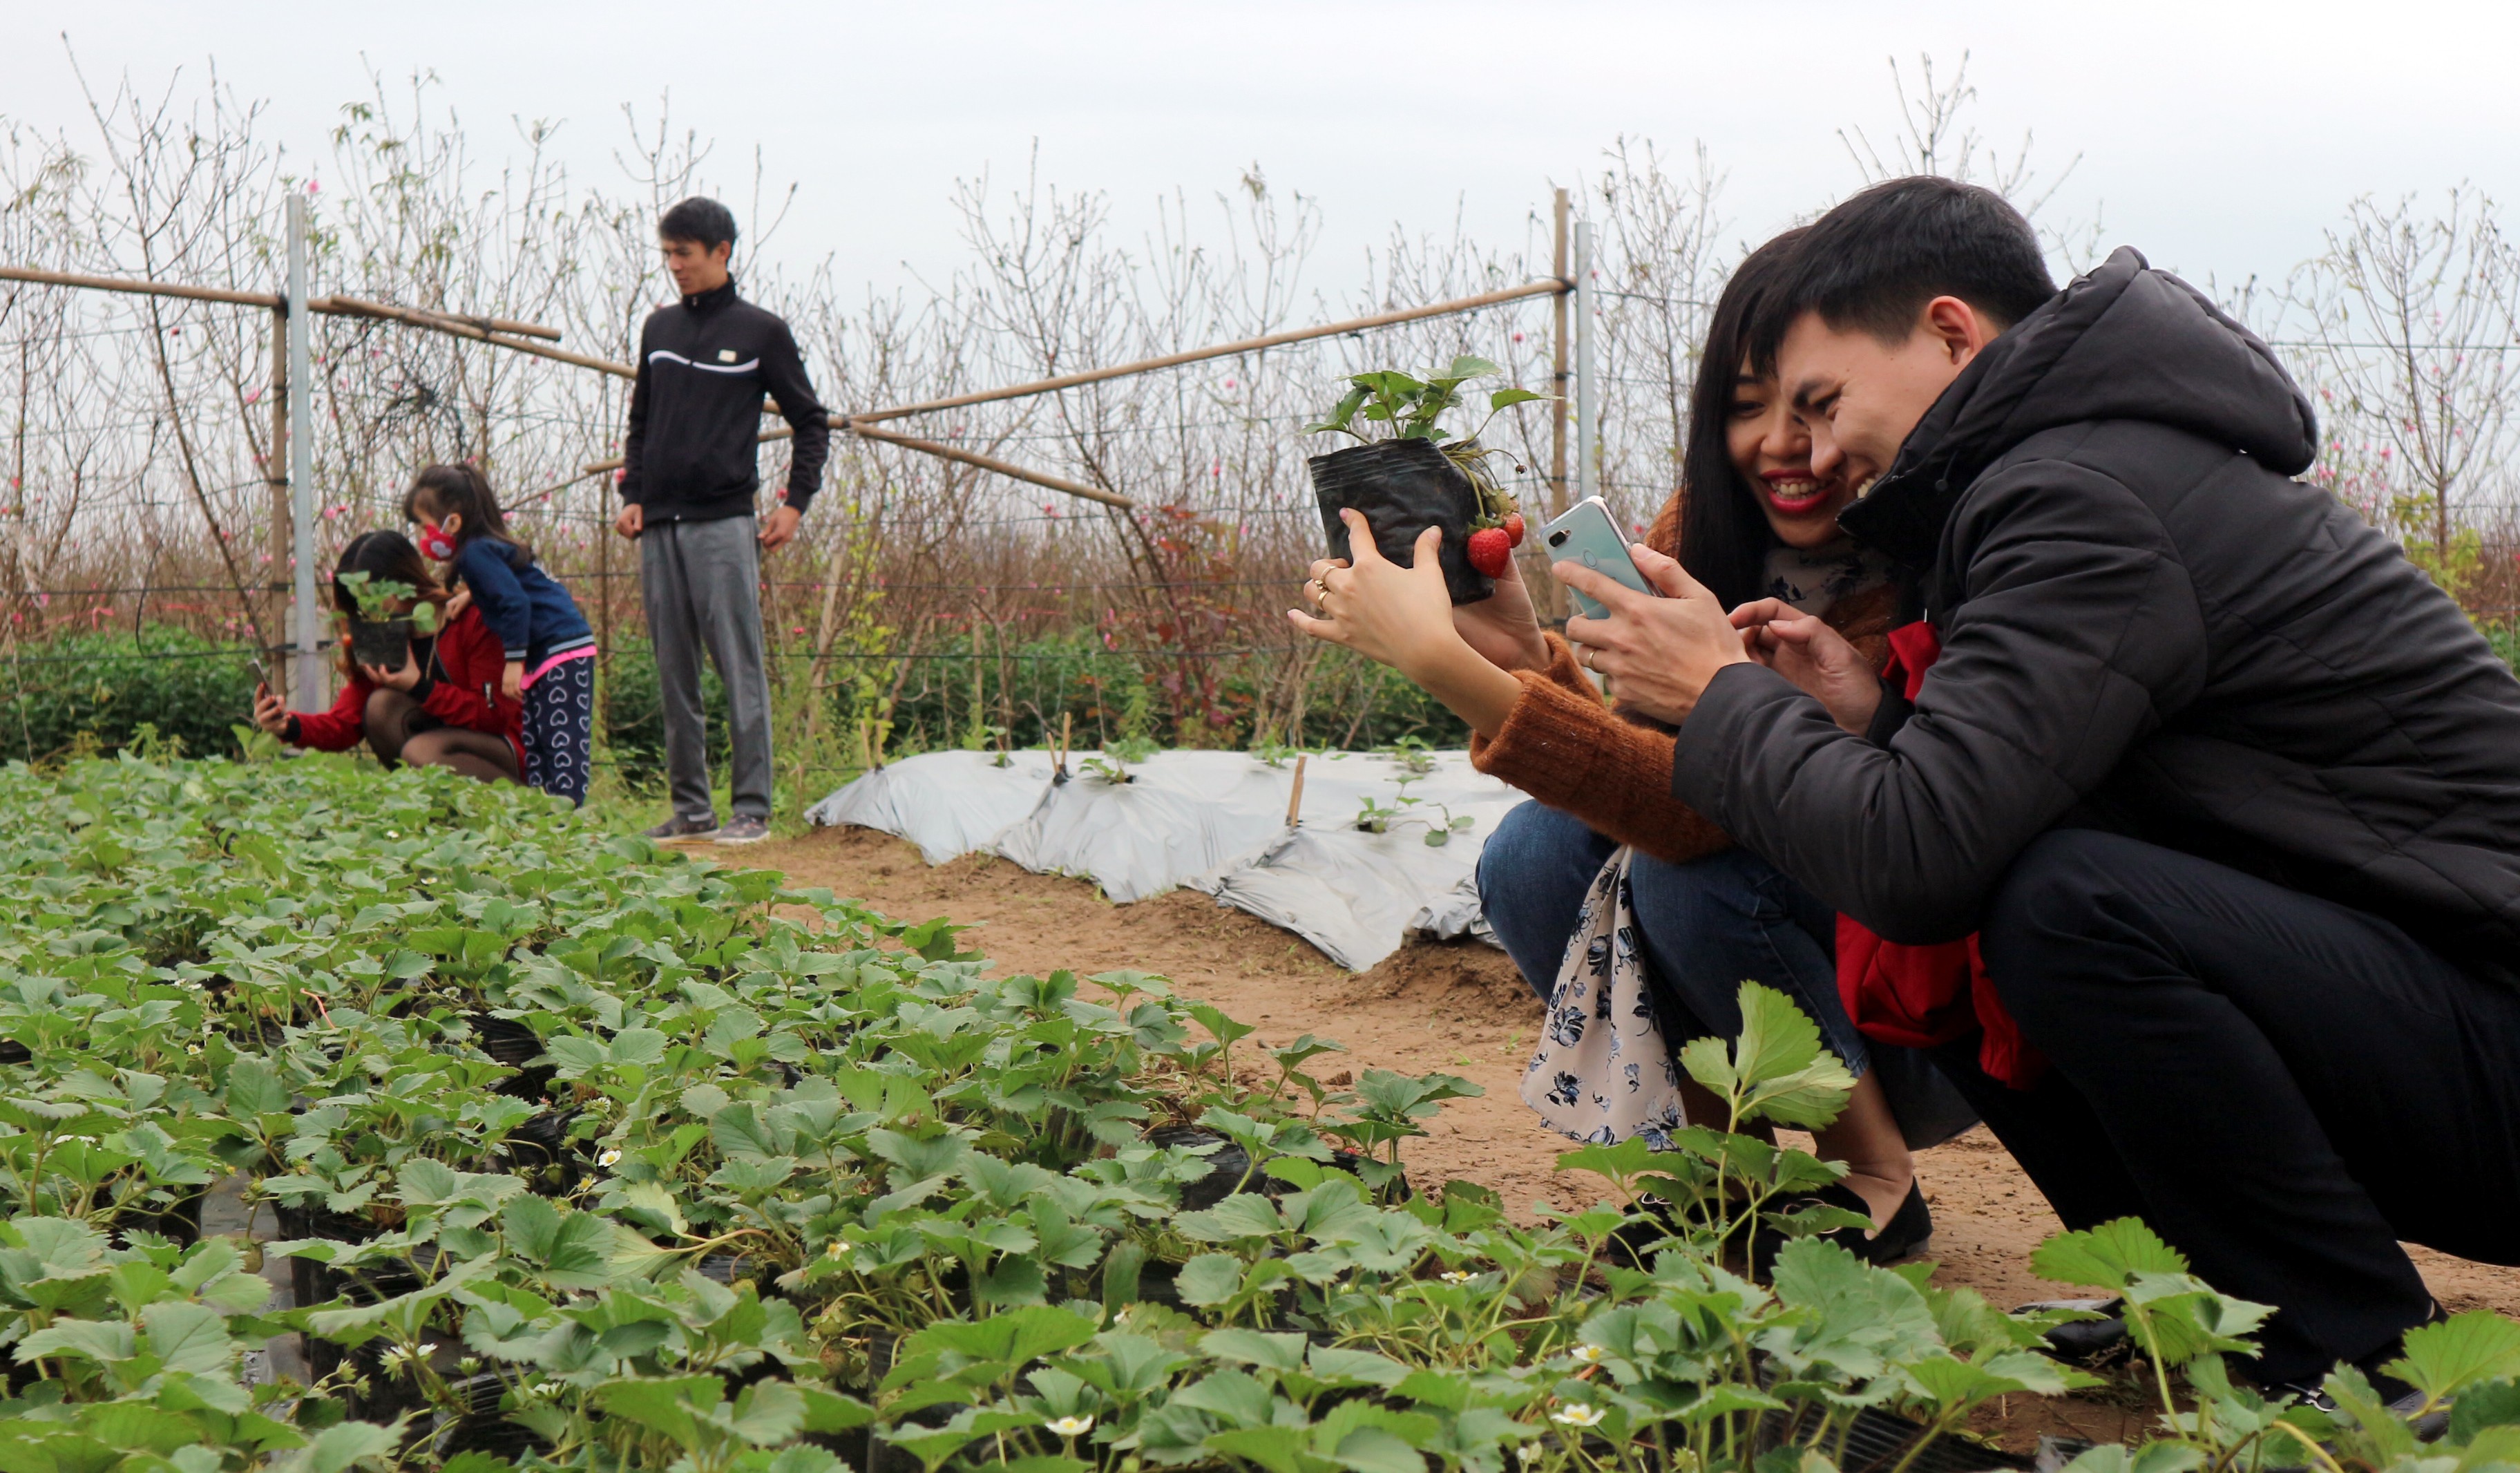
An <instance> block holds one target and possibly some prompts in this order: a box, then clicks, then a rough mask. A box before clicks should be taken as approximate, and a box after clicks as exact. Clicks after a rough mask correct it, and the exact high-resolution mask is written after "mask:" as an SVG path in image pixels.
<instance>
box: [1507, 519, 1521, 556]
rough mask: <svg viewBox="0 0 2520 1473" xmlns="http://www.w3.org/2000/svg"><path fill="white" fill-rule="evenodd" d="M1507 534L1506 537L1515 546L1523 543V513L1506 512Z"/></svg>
mask: <svg viewBox="0 0 2520 1473" xmlns="http://www.w3.org/2000/svg"><path fill="white" fill-rule="evenodd" d="M1505 534H1506V539H1507V540H1508V541H1509V542H1511V543H1512V544H1513V545H1514V546H1516V547H1520V546H1521V545H1522V513H1520V512H1508V513H1506V514H1505Z"/></svg>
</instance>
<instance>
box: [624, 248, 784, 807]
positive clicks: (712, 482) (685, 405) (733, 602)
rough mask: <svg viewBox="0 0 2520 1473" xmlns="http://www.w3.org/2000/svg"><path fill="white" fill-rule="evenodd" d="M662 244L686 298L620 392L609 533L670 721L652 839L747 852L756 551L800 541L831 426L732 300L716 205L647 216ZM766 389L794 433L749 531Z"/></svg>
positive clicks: (765, 786)
mask: <svg viewBox="0 0 2520 1473" xmlns="http://www.w3.org/2000/svg"><path fill="white" fill-rule="evenodd" d="M656 244H657V247H658V249H659V250H661V251H662V252H663V253H664V256H665V269H666V271H668V272H669V273H671V274H672V276H673V278H674V287H675V290H677V291H679V292H680V293H682V298H683V299H682V300H681V301H679V302H677V303H675V304H673V305H671V306H664V307H658V308H657V309H656V310H655V311H653V312H652V313H650V314H649V316H648V325H647V326H646V327H645V328H642V329H641V330H640V333H639V383H638V387H637V388H636V389H634V390H632V391H631V393H630V437H629V440H628V442H627V445H626V446H625V453H624V464H623V468H622V473H621V499H622V502H623V503H624V504H623V506H622V508H621V515H620V516H619V518H617V519H616V520H615V521H614V522H613V524H612V526H613V529H614V530H616V531H618V532H620V533H621V535H623V536H625V537H629V538H632V539H634V540H636V541H637V542H638V544H639V583H640V587H641V590H642V591H643V593H644V594H645V596H646V600H647V606H648V637H649V640H650V641H651V643H652V646H653V648H654V650H655V655H656V686H657V691H658V694H659V696H660V697H661V699H662V701H663V705H664V712H665V771H666V774H667V777H668V778H669V780H670V782H671V785H672V790H673V805H674V810H673V812H672V813H670V814H668V815H667V816H666V818H665V821H664V822H662V823H659V824H657V825H656V826H655V827H654V828H652V829H650V830H648V837H649V838H651V839H682V838H711V839H715V840H716V841H717V842H718V843H720V844H756V843H759V842H760V841H761V840H763V839H766V838H768V837H769V836H770V680H769V676H768V673H767V672H766V670H765V669H764V667H763V663H762V662H763V654H762V635H761V554H762V553H764V552H767V551H770V550H772V549H775V548H777V547H778V546H780V545H781V544H782V543H784V542H786V541H787V539H788V538H790V537H793V536H794V535H796V524H797V523H798V522H800V521H802V520H804V516H805V506H806V504H807V503H808V502H810V501H812V500H813V499H814V491H815V489H816V487H817V486H818V485H820V484H821V483H822V479H823V458H824V455H825V454H826V452H827V451H828V450H829V449H830V446H831V440H832V430H831V423H830V420H829V419H828V417H827V416H826V415H825V413H824V410H823V406H822V403H821V402H820V401H819V400H817V399H816V398H815V397H814V386H813V384H812V383H811V382H810V381H809V380H807V379H806V377H805V365H804V362H803V360H802V359H801V358H800V357H799V356H798V355H797V352H796V340H795V337H794V336H793V335H792V334H790V333H789V332H788V331H787V323H785V322H783V321H781V320H780V319H779V318H778V317H776V316H774V315H773V314H771V313H769V312H765V311H763V310H762V309H761V308H759V307H757V306H754V305H753V304H752V303H750V302H748V301H745V300H743V299H741V298H739V297H737V296H736V295H735V281H734V278H733V277H732V276H731V275H730V274H729V265H730V262H731V260H732V257H733V256H734V253H735V216H734V215H732V214H729V213H728V212H727V208H726V207H725V206H723V205H720V204H719V203H718V202H717V201H715V200H702V199H690V200H685V201H684V202H683V203H681V204H680V205H677V206H675V207H673V208H671V209H668V210H666V211H665V214H664V218H662V219H660V220H658V221H657V222H656ZM765 391H766V392H767V393H768V394H769V396H770V397H771V398H772V399H773V400H775V401H776V402H777V403H778V405H779V413H780V415H781V417H783V418H785V419H786V420H787V424H788V428H790V429H792V430H793V431H795V433H796V438H795V448H794V452H793V454H792V455H791V456H790V458H789V462H788V469H787V489H786V490H784V491H782V492H781V493H780V496H779V506H778V507H777V509H776V510H774V511H772V512H771V514H770V520H769V521H768V522H767V523H756V521H755V519H754V515H753V495H754V493H755V492H757V491H758V490H759V489H760V488H761V470H760V462H759V455H758V448H757V447H758V441H759V439H760V432H761V398H762V394H763V393H764V392H765ZM703 646H705V647H706V648H707V650H708V654H709V658H710V659H711V660H712V661H714V662H716V664H717V675H718V679H719V680H720V681H721V682H723V683H724V684H725V686H726V713H727V734H728V738H729V745H730V746H731V747H732V748H733V753H732V760H731V761H730V762H729V772H728V787H729V788H730V790H731V792H730V797H731V799H732V803H731V806H732V808H733V812H732V814H731V815H730V816H729V817H728V819H727V821H726V823H725V824H724V825H720V824H719V823H718V821H717V815H716V809H715V806H714V805H713V804H712V803H711V801H710V798H709V768H708V731H707V727H706V724H705V721H704V718H703V713H702V708H701V705H700V650H701V648H702V647H703Z"/></svg>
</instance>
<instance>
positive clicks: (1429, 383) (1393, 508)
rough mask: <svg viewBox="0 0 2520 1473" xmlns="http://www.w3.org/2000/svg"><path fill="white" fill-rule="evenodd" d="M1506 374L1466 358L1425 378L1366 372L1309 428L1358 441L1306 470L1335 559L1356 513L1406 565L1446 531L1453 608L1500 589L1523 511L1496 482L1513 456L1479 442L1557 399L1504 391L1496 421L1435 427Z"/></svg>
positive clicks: (1442, 551)
mask: <svg viewBox="0 0 2520 1473" xmlns="http://www.w3.org/2000/svg"><path fill="white" fill-rule="evenodd" d="M1502 372H1504V370H1502V369H1500V368H1498V367H1497V366H1496V365H1495V364H1493V363H1491V362H1489V361H1488V360H1487V359H1485V358H1479V357H1472V356H1471V355H1469V354H1467V353H1464V354H1463V355H1462V356H1460V357H1457V358H1455V359H1454V360H1453V362H1452V366H1450V367H1448V368H1445V369H1441V370H1439V371H1436V372H1433V373H1430V374H1428V375H1427V376H1426V377H1425V378H1423V379H1418V378H1413V377H1411V376H1410V375H1408V374H1405V373H1399V372H1396V371H1391V370H1383V371H1380V372H1375V373H1361V374H1357V375H1355V376H1353V377H1351V378H1350V379H1349V380H1348V385H1349V388H1348V391H1347V394H1346V396H1344V397H1343V398H1341V399H1340V400H1339V401H1338V403H1337V404H1336V405H1335V406H1333V407H1332V408H1331V410H1330V412H1329V417H1328V418H1327V419H1325V420H1323V421H1322V422H1321V423H1320V424H1317V425H1307V426H1305V427H1304V433H1305V434H1306V435H1321V434H1328V433H1332V432H1335V433H1337V434H1341V435H1346V436H1349V437H1353V438H1355V439H1356V440H1357V441H1358V442H1357V443H1356V444H1353V445H1350V446H1348V447H1347V448H1346V449H1344V450H1333V451H1331V452H1329V453H1328V454H1327V455H1316V456H1314V457H1312V458H1311V459H1310V460H1308V461H1306V462H1305V465H1306V467H1307V468H1308V469H1309V470H1310V471H1311V472H1312V476H1313V494H1314V496H1315V497H1316V498H1317V499H1318V500H1319V501H1320V502H1321V507H1322V526H1323V528H1324V529H1325V530H1327V531H1328V533H1329V539H1330V555H1331V556H1333V557H1342V558H1343V557H1346V556H1347V554H1348V540H1347V529H1346V527H1345V526H1344V525H1342V524H1341V523H1340V521H1339V513H1340V512H1341V511H1344V510H1347V509H1349V508H1354V509H1355V510H1356V511H1357V512H1359V513H1361V514H1362V515H1363V516H1364V517H1365V520H1366V525H1367V526H1369V527H1371V528H1373V545H1374V547H1375V548H1376V549H1377V550H1379V551H1380V552H1381V554H1382V555H1383V556H1384V557H1386V558H1389V559H1391V560H1392V561H1393V562H1395V563H1400V564H1403V565H1406V564H1408V563H1409V562H1410V561H1411V559H1412V558H1413V557H1414V556H1415V548H1416V546H1417V542H1418V534H1419V533H1421V532H1423V531H1424V530H1425V529H1427V528H1429V527H1440V528H1442V529H1444V540H1443V543H1442V545H1441V546H1440V547H1439V548H1438V550H1437V556H1438V557H1440V558H1441V559H1442V561H1443V566H1444V586H1445V588H1446V589H1447V590H1449V591H1450V592H1451V594H1452V595H1453V602H1455V603H1457V604H1474V603H1477V602H1478V601H1479V600H1481V599H1483V598H1486V597H1487V596H1488V595H1489V594H1491V593H1493V592H1495V591H1496V590H1495V586H1494V584H1493V583H1492V582H1491V581H1490V579H1492V578H1495V577H1498V576H1500V575H1503V574H1504V572H1505V569H1506V563H1507V561H1508V559H1510V558H1511V557H1512V556H1513V549H1514V548H1515V547H1517V546H1519V545H1521V542H1522V513H1521V511H1520V510H1519V509H1518V508H1517V507H1516V506H1515V505H1514V500H1513V497H1512V496H1511V495H1509V494H1508V493H1507V492H1506V490H1505V488H1504V487H1503V486H1500V485H1498V484H1497V483H1496V478H1495V477H1493V476H1491V475H1490V474H1488V470H1487V458H1488V457H1489V456H1491V455H1500V454H1503V453H1505V452H1503V451H1501V450H1487V449H1482V448H1480V446H1479V436H1480V434H1482V433H1483V432H1485V431H1486V429H1487V427H1488V425H1489V424H1490V423H1492V422H1493V421H1494V420H1495V419H1496V417H1497V416H1498V415H1499V414H1501V413H1503V412H1504V411H1506V410H1508V409H1510V408H1512V407H1513V406H1514V405H1516V404H1527V403H1530V402H1531V401H1533V400H1535V399H1545V398H1548V397H1549V395H1547V394H1545V393H1537V392H1534V391H1531V390H1528V389H1500V390H1497V391H1495V392H1493V393H1490V394H1489V395H1488V417H1487V419H1485V420H1482V421H1480V423H1479V428H1478V429H1477V430H1473V431H1471V432H1470V433H1469V434H1468V435H1467V436H1464V437H1460V438H1455V437H1453V435H1452V433H1451V432H1450V431H1448V430H1446V429H1444V428H1443V426H1441V425H1439V424H1437V423H1436V421H1437V420H1439V419H1440V418H1442V417H1443V415H1444V414H1445V412H1446V411H1448V410H1451V409H1453V408H1456V407H1457V406H1459V405H1460V404H1462V403H1463V398H1464V395H1463V392H1462V386H1463V385H1464V384H1467V383H1470V382H1471V381H1473V380H1476V379H1485V378H1493V377H1495V376H1496V375H1498V374H1500V373H1502ZM1448 440H1449V441H1450V443H1444V441H1448Z"/></svg>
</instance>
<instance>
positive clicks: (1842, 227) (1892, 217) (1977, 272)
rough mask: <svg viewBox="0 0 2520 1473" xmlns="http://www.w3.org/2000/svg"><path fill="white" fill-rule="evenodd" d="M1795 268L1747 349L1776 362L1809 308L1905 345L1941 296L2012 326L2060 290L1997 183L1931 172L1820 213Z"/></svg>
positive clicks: (1765, 366)
mask: <svg viewBox="0 0 2520 1473" xmlns="http://www.w3.org/2000/svg"><path fill="white" fill-rule="evenodd" d="M1794 254H1795V260H1794V265H1793V269H1792V270H1791V271H1789V272H1787V273H1786V276H1785V279H1784V280H1783V281H1782V282H1781V283H1779V284H1778V287H1777V289H1776V290H1773V291H1771V292H1769V293H1768V294H1767V296H1766V298H1765V299H1764V300H1762V301H1761V302H1760V303H1759V310H1758V316H1757V320H1756V321H1755V322H1753V324H1752V325H1751V331H1750V355H1751V358H1752V360H1753V361H1754V362H1756V363H1757V364H1758V365H1759V367H1760V369H1761V371H1763V372H1765V371H1768V370H1771V369H1773V368H1774V367H1775V366H1776V361H1777V348H1778V345H1781V344H1782V343H1783V342H1784V341H1785V332H1786V330H1787V329H1788V328H1790V327H1792V326H1793V324H1794V322H1795V320H1796V319H1798V318H1800V317H1801V316H1802V315H1803V314H1804V313H1805V312H1818V313H1819V314H1820V317H1821V320H1822V321H1823V322H1825V323H1827V324H1828V325H1829V326H1830V327H1832V328H1836V329H1839V330H1841V331H1842V330H1845V329H1848V328H1854V329H1857V330H1860V331H1862V332H1867V333H1869V334H1871V335H1872V336H1873V337H1875V338H1878V339H1880V340H1881V341H1882V342H1884V343H1903V342H1906V341H1907V338H1908V334H1909V333H1910V332H1911V331H1912V330H1913V328H1914V327H1915V325H1916V314H1917V313H1918V312H1920V311H1922V310H1923V309H1924V305H1925V303H1926V302H1929V301H1931V300H1933V299H1935V298H1937V297H1957V298H1958V299H1960V300H1962V301H1965V302H1967V303H1968V304H1969V305H1970V306H1972V307H1975V308H1976V309H1977V310H1978V311H1979V312H1981V313H1983V314H1985V315H1986V316H1987V317H1988V318H1989V319H1991V320H1992V321H1993V322H1994V323H1995V324H1996V326H1997V327H1998V328H1999V329H2001V328H2008V327H2010V326H2012V325H2013V324H2014V323H2016V322H2019V321H2020V320H2021V319H2022V318H2024V317H2027V316H2029V315H2030V314H2031V312H2032V311H2034V310H2036V309H2037V308H2038V306H2039V304H2040V303H2041V302H2044V301H2046V300H2047V299H2048V298H2050V297H2053V296H2055V295H2056V283H2055V281H2054V279H2052V278H2051V277H2049V276H2048V260H2047V257H2046V256H2045V255H2044V254H2043V253H2041V251H2040V249H2039V235H2038V232H2036V231H2034V230H2032V229H2031V228H2030V222H2029V221H2028V220H2025V219H2023V218H2022V217H2021V211H2019V210H2017V209H2015V208H2013V207H2011V206H2010V205H2007V204H2005V203H2004V200H2003V196H2002V195H1999V194H1997V193H1996V192H1995V191H1994V190H1991V189H1986V188H1982V187H1980V186H1978V185H1975V184H1962V183H1960V182H1959V181H1958V180H1957V179H1945V178H1942V177H1940V176H1938V175H1934V174H1913V175H1911V176H1909V177H1907V178H1904V179H1887V180H1884V181H1882V182H1881V183H1879V184H1875V185H1873V186H1872V187H1871V188H1869V189H1868V190H1866V191H1864V192H1863V193H1862V194H1859V195H1857V196H1856V197H1855V198H1854V199H1851V200H1848V201H1847V202H1846V203H1844V204H1842V205H1840V206H1838V207H1836V208H1834V209H1832V210H1830V211H1829V212H1828V213H1826V214H1824V215H1822V216H1821V217H1820V219H1819V220H1818V221H1817V222H1815V223H1814V224H1813V225H1812V227H1811V233H1810V234H1809V235H1807V236H1805V237H1803V240H1802V244H1801V246H1800V247H1799V248H1798V249H1797V250H1796V252H1795V253H1794Z"/></svg>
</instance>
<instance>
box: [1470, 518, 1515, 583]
mask: <svg viewBox="0 0 2520 1473" xmlns="http://www.w3.org/2000/svg"><path fill="white" fill-rule="evenodd" d="M1512 561H1513V538H1512V537H1511V536H1509V535H1508V534H1507V532H1506V529H1504V528H1502V527H1482V528H1480V529H1478V530H1477V531H1474V532H1472V533H1470V566H1471V567H1473V568H1475V569H1477V570H1478V571H1479V572H1481V573H1484V574H1486V575H1488V576H1490V577H1492V578H1501V577H1503V576H1505V569H1506V565H1507V564H1508V563H1510V562H1512Z"/></svg>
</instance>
